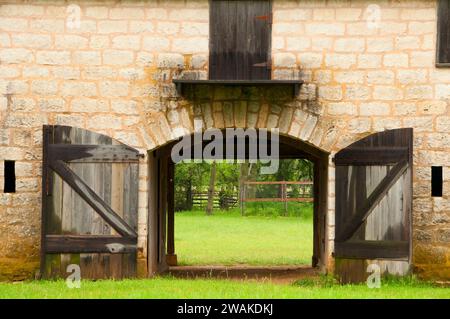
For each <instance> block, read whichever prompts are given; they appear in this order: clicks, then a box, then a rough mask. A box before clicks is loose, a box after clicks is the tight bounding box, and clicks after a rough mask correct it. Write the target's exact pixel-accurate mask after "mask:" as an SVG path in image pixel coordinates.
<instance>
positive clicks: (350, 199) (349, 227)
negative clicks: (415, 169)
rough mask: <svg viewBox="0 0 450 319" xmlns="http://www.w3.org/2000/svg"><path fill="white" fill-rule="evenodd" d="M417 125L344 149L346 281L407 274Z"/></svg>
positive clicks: (339, 237) (340, 251)
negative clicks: (374, 270)
mask: <svg viewBox="0 0 450 319" xmlns="http://www.w3.org/2000/svg"><path fill="white" fill-rule="evenodd" d="M412 142H413V130H412V129H409V128H405V129H396V130H389V131H385V132H381V133H377V134H373V135H370V136H368V137H366V138H364V139H362V140H360V141H358V142H356V143H354V144H352V145H350V146H348V147H346V148H345V149H343V150H341V151H340V152H338V153H337V154H336V156H335V157H334V163H335V165H336V229H335V230H336V232H335V258H336V273H337V275H338V276H339V277H340V279H341V281H342V282H358V281H363V280H365V279H366V278H367V276H368V275H369V273H368V272H367V266H368V264H370V263H376V264H377V265H378V266H380V271H381V272H382V273H384V272H389V273H393V274H398V275H402V274H405V273H407V272H408V270H409V264H410V259H411V202H412V178H411V174H412Z"/></svg>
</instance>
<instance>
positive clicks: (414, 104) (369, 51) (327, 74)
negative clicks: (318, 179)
mask: <svg viewBox="0 0 450 319" xmlns="http://www.w3.org/2000/svg"><path fill="white" fill-rule="evenodd" d="M72 4H76V5H78V6H79V7H80V8H81V14H80V25H79V28H78V27H77V26H76V23H75V28H72V27H71V23H72V22H71V21H72V17H73V14H74V11H73V7H71V8H69V10H68V5H67V3H65V2H64V1H57V0H53V1H39V0H34V1H33V0H32V1H0V160H4V159H6V160H15V161H16V169H17V172H16V173H17V192H16V193H15V194H5V193H3V189H2V188H3V175H4V174H3V171H2V170H3V165H0V167H1V168H0V188H1V189H0V191H1V193H0V204H1V206H0V279H23V278H30V277H33V275H34V273H35V271H36V269H37V268H38V264H39V242H40V201H41V200H40V196H41V194H40V191H41V185H40V183H41V156H42V132H41V131H42V125H43V124H61V125H70V126H77V127H81V128H86V129H89V130H93V131H96V132H100V133H104V134H107V135H109V136H112V137H114V138H116V139H118V140H120V141H122V142H124V143H126V144H128V145H130V146H134V147H136V148H138V149H139V150H141V151H142V152H146V151H147V150H150V149H154V148H155V147H157V146H158V145H163V144H165V143H167V142H168V141H170V140H173V139H174V138H176V137H178V136H180V135H181V134H184V133H186V132H192V131H193V130H194V128H193V121H194V119H201V120H202V121H203V123H204V128H207V127H218V128H223V127H279V128H280V131H281V132H282V133H283V134H286V135H289V136H293V137H295V138H299V139H302V140H304V141H307V142H309V143H311V144H312V145H315V146H317V147H318V148H321V149H323V150H325V151H329V152H330V153H331V154H334V153H335V152H337V151H338V150H340V149H341V148H343V147H345V146H347V145H349V144H350V143H352V142H354V141H356V140H358V139H360V138H362V137H364V136H367V135H369V134H371V133H375V132H379V131H383V130H385V129H392V128H401V127H413V128H414V134H415V138H414V147H415V149H414V165H415V166H414V199H413V219H414V220H413V228H414V231H413V234H414V239H413V240H414V250H413V255H414V261H413V262H414V266H415V270H416V271H417V272H418V273H419V274H421V275H423V276H426V277H431V278H444V279H449V278H450V198H449V196H450V195H449V194H450V181H449V180H448V179H446V180H445V183H444V197H442V198H432V197H431V195H430V193H431V191H430V179H431V177H430V172H431V169H430V166H431V165H442V166H444V178H445V177H446V176H449V172H450V171H449V168H450V134H449V132H450V107H449V106H448V99H449V98H450V70H447V69H437V68H436V67H435V66H434V63H435V50H436V1H412V0H409V1H384V2H382V3H380V4H379V7H380V9H381V11H380V14H381V15H380V21H379V22H378V24H377V25H376V27H374V28H372V25H370V24H368V23H367V18H368V14H370V13H369V11H368V9H367V8H368V6H369V5H370V4H371V3H370V2H368V1H367V2H366V1H344V0H342V1H339V0H338V1H331V2H330V1H284V0H274V17H273V31H272V36H273V38H272V56H273V78H275V79H303V80H304V81H305V84H304V85H303V87H302V89H301V92H300V96H299V97H298V98H297V99H296V100H294V101H292V100H283V97H285V96H286V94H285V93H283V92H282V91H281V92H280V91H278V90H271V89H268V90H267V91H265V92H264V94H259V93H260V92H257V91H255V90H256V89H249V91H248V90H247V89H239V88H238V89H231V90H230V89H228V90H226V89H219V90H216V91H214V92H212V91H209V90H206V91H202V89H201V88H199V90H200V91H199V92H197V93H198V94H197V98H196V99H194V100H185V99H183V98H181V97H180V96H178V94H177V92H176V90H175V87H174V85H172V83H171V79H172V78H174V77H181V76H196V77H200V78H206V77H207V65H208V33H209V21H208V20H209V8H208V1H207V0H196V1H189V0H187V1H181V0H175V1H156V0H149V1H131V0H126V1H108V0H106V1H83V0H78V1H73V2H72ZM68 22H69V23H68ZM261 96H262V97H261ZM147 181H148V176H147V166H146V161H145V159H144V160H142V165H141V169H140V188H139V189H140V191H139V247H140V254H139V255H140V256H139V257H140V260H141V264H140V270H141V273H142V274H145V256H146V254H147V251H146V236H147V231H148V229H147V207H148V203H147ZM328 207H329V214H328V233H329V242H328V247H329V254H331V252H332V251H333V239H334V169H333V164H332V162H330V169H329V200H328ZM331 266H332V260H331V262H330V267H331ZM330 270H332V269H331V268H330Z"/></svg>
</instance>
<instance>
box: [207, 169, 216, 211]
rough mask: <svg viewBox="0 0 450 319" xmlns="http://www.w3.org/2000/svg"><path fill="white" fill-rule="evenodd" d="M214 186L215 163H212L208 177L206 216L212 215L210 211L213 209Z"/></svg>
mask: <svg viewBox="0 0 450 319" xmlns="http://www.w3.org/2000/svg"><path fill="white" fill-rule="evenodd" d="M215 185H216V162H213V163H212V165H211V175H210V177H209V188H208V206H207V207H206V215H212V210H213V207H214V188H215Z"/></svg>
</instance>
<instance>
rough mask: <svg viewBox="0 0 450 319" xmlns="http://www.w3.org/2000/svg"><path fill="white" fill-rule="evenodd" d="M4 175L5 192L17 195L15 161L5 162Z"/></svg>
mask: <svg viewBox="0 0 450 319" xmlns="http://www.w3.org/2000/svg"><path fill="white" fill-rule="evenodd" d="M4 174H5V185H4V187H3V191H4V192H5V193H15V192H16V162H15V161H5V162H4Z"/></svg>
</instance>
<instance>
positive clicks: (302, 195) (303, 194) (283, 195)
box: [240, 181, 314, 215]
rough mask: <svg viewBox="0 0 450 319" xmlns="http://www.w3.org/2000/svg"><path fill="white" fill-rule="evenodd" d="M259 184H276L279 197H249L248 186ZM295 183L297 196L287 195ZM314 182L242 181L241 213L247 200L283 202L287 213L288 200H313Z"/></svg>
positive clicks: (243, 211)
mask: <svg viewBox="0 0 450 319" xmlns="http://www.w3.org/2000/svg"><path fill="white" fill-rule="evenodd" d="M260 185H278V186H279V187H280V191H279V192H278V193H279V194H280V195H279V197H262V198H261V197H260V198H258V197H253V198H249V197H247V196H248V193H249V192H248V188H249V187H258V186H260ZM294 185H297V186H298V187H299V196H297V197H289V192H290V191H291V192H292V189H291V190H290V189H289V188H292V186H294ZM313 185H314V183H313V182H312V181H300V182H295V181H268V182H255V181H247V182H244V183H243V189H242V191H241V203H240V204H241V214H242V215H244V213H245V203H249V202H281V203H284V213H285V215H286V214H287V210H288V202H313V201H314V188H313Z"/></svg>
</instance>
